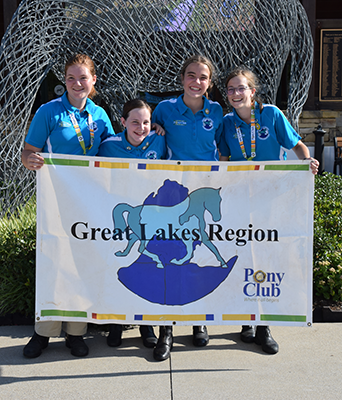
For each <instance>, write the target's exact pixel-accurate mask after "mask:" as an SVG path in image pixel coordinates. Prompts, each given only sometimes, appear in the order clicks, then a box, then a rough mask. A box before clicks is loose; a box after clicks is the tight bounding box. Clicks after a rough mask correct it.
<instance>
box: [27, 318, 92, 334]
mask: <svg viewBox="0 0 342 400" xmlns="http://www.w3.org/2000/svg"><path fill="white" fill-rule="evenodd" d="M62 328H63V331H64V332H65V333H68V334H69V335H73V336H83V335H84V334H86V332H87V323H86V322H63V323H62V322H61V321H43V322H36V324H35V326H34V330H35V331H36V333H38V335H40V336H45V337H52V336H59V335H60V334H61V330H62Z"/></svg>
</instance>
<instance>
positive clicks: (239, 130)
mask: <svg viewBox="0 0 342 400" xmlns="http://www.w3.org/2000/svg"><path fill="white" fill-rule="evenodd" d="M235 130H236V133H237V138H238V141H239V145H240V149H241V152H242V155H243V156H244V158H245V159H246V160H248V161H251V160H253V158H255V157H256V150H255V108H254V106H253V107H252V109H251V156H250V157H247V153H246V149H245V145H244V143H243V137H242V132H241V129H240V127H237V126H236V123H235Z"/></svg>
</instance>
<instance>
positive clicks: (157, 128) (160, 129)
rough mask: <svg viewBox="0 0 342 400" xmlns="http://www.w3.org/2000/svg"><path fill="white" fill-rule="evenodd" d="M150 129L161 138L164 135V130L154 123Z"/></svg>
mask: <svg viewBox="0 0 342 400" xmlns="http://www.w3.org/2000/svg"><path fill="white" fill-rule="evenodd" d="M151 129H152V130H155V131H156V134H157V135H162V136H164V135H165V130H164V129H163V128H162V127H161V126H160V125H159V124H157V123H156V122H153V123H152V124H151Z"/></svg>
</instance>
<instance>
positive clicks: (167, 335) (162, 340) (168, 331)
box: [153, 326, 173, 361]
mask: <svg viewBox="0 0 342 400" xmlns="http://www.w3.org/2000/svg"><path fill="white" fill-rule="evenodd" d="M172 345H173V336H172V326H161V327H160V328H159V339H158V342H157V345H156V347H155V348H154V350H153V357H154V359H155V360H157V361H164V360H167V359H168V358H169V357H170V352H171V350H172Z"/></svg>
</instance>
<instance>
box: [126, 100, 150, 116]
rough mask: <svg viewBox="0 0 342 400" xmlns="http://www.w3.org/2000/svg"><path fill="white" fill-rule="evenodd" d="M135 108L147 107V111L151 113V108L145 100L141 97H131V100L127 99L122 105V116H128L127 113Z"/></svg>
mask: <svg viewBox="0 0 342 400" xmlns="http://www.w3.org/2000/svg"><path fill="white" fill-rule="evenodd" d="M135 108H147V109H148V111H149V112H150V115H152V109H151V107H150V106H149V105H148V104H147V103H146V101H144V100H141V99H133V100H129V101H127V103H125V105H124V106H123V110H122V118H123V119H127V118H128V117H129V113H130V112H131V111H132V110H134V109H135Z"/></svg>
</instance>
